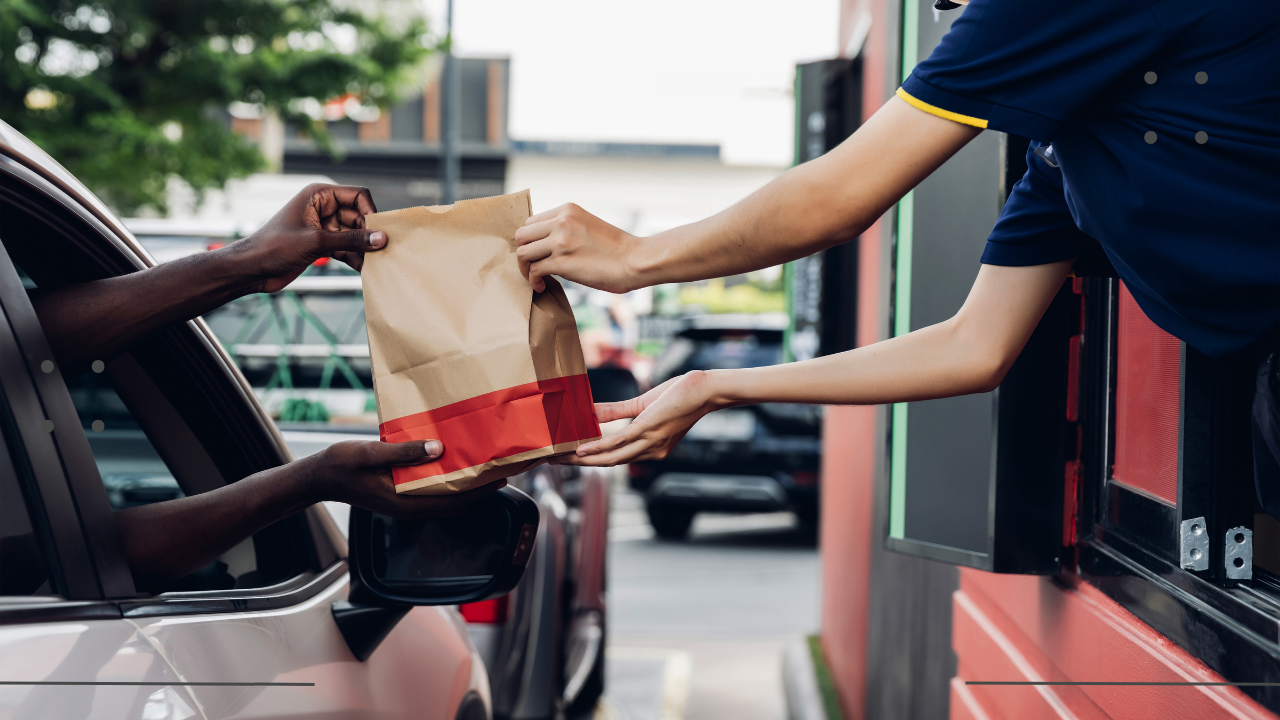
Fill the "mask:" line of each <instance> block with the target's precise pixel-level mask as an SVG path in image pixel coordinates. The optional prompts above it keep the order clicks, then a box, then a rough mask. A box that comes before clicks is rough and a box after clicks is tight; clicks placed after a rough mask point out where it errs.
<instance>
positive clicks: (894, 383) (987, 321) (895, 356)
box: [562, 260, 1074, 465]
mask: <svg viewBox="0 0 1280 720" xmlns="http://www.w3.org/2000/svg"><path fill="white" fill-rule="evenodd" d="M1073 262H1074V261H1072V260H1064V261H1062V262H1057V263H1053V264H1051V265H1037V266H1032V267H999V266H994V265H983V266H982V267H981V269H980V270H979V272H978V278H977V280H976V281H975V282H974V285H973V289H972V290H970V291H969V297H968V298H967V299H966V300H965V303H964V306H963V307H961V308H960V311H959V312H957V313H956V315H955V316H954V317H952V318H951V319H949V320H947V321H945V322H941V323H938V324H937V325H931V326H929V327H925V328H921V329H919V330H916V331H915V332H911V333H908V334H906V335H903V336H901V337H896V338H892V339H889V340H885V341H883V342H878V343H875V344H872V345H867V346H864V347H860V348H857V349H855V350H850V351H848V352H843V353H838V354H836V355H829V356H827V357H822V358H816V359H814V360H807V361H805V362H797V363H788V364H783V365H772V366H769V367H761V368H749V369H744V370H712V371H709V372H702V371H695V372H691V373H688V374H686V375H683V376H681V377H678V378H673V379H671V380H669V381H667V382H666V383H663V384H662V385H660V386H658V387H656V388H654V389H653V390H651V391H649V392H648V393H645V394H644V395H642V396H640V397H638V398H635V399H634V400H628V401H626V402H620V403H606V404H600V405H597V406H596V415H597V417H598V418H599V420H600V421H601V422H608V421H610V420H616V419H619V418H629V417H634V418H635V422H633V423H631V424H630V425H629V426H627V428H626V429H625V430H622V431H621V432H618V433H617V434H614V435H610V436H608V437H606V438H603V439H601V440H598V441H596V442H593V443H589V444H587V445H583V446H582V447H580V448H579V449H578V453H577V456H569V457H567V458H565V459H563V460H562V462H565V463H569V464H575V465H617V464H620V463H625V462H631V461H633V460H651V459H660V458H663V457H665V456H666V454H667V453H668V452H670V450H671V448H672V447H674V446H675V444H676V443H677V442H679V441H680V438H682V437H684V434H685V433H686V432H688V430H689V428H690V427H692V426H693V424H694V423H695V422H697V421H698V420H699V419H700V418H701V417H702V416H703V415H706V414H707V413H708V412H711V411H713V410H719V409H722V408H726V407H731V406H734V405H746V404H751V403H761V402H794V403H817V404H826V405H874V404H881V403H893V402H906V401H911V400H928V399H931V398H940V397H951V396H955V395H965V394H969V393H976V392H986V391H988V390H992V389H994V388H995V387H996V385H999V384H1000V381H1001V380H1002V379H1003V378H1004V375H1005V373H1006V372H1008V370H1009V367H1010V366H1011V365H1013V361H1014V360H1015V359H1016V358H1017V357H1018V353H1020V352H1021V351H1022V346H1023V345H1025V344H1026V342H1027V339H1028V338H1029V337H1031V332H1032V331H1033V330H1034V329H1035V327H1036V324H1037V323H1038V322H1039V321H1040V317H1041V316H1042V315H1043V314H1044V311H1045V309H1046V308H1047V307H1048V306H1049V303H1050V301H1052V300H1053V296H1054V295H1055V294H1056V293H1057V291H1058V289H1059V288H1060V287H1061V286H1062V282H1063V280H1064V279H1065V278H1066V277H1067V275H1068V274H1069V273H1070V272H1071V266H1072V264H1073Z"/></svg>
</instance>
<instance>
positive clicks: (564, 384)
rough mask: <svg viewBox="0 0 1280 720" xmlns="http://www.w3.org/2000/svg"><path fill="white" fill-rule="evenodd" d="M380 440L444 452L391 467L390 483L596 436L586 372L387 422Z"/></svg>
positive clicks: (597, 435) (382, 427)
mask: <svg viewBox="0 0 1280 720" xmlns="http://www.w3.org/2000/svg"><path fill="white" fill-rule="evenodd" d="M378 432H379V434H380V435H381V436H382V441H383V442H408V441H409V440H439V441H440V442H442V443H444V455H443V456H442V457H441V458H440V459H439V460H436V461H435V462H430V463H426V464H425V465H412V466H409V467H397V468H393V469H392V471H391V476H392V478H393V479H394V481H395V484H396V485H401V484H403V483H407V482H411V481H413V480H420V479H422V478H428V477H434V476H437V475H446V474H448V473H451V472H456V471H458V470H463V469H465V468H469V467H474V466H476V465H482V464H484V463H487V462H489V461H491V460H495V459H497V458H504V457H510V456H512V455H517V454H519V453H524V452H529V451H531V450H537V449H539V448H544V447H551V446H552V445H560V444H561V443H567V442H574V441H579V440H589V439H591V438H597V437H600V424H599V423H597V422H596V412H595V406H594V405H593V404H592V401H591V385H590V384H589V383H588V382H587V376H586V375H585V374H583V375H570V376H569V377H559V378H551V379H550V380H539V381H537V382H531V383H525V384H524V385H517V386H515V387H511V388H506V389H504V390H496V391H494V392H491V393H486V394H484V395H480V396H477V397H473V398H468V399H466V400H462V401H460V402H456V403H453V404H452V405H445V406H444V407H440V408H436V409H435V410H428V411H426V412H420V413H415V414H413V415H406V416H405V417H402V418H396V419H395V420H388V421H387V422H384V423H382V424H381V425H379V426H378Z"/></svg>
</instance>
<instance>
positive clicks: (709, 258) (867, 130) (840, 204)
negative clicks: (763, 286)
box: [516, 97, 981, 292]
mask: <svg viewBox="0 0 1280 720" xmlns="http://www.w3.org/2000/svg"><path fill="white" fill-rule="evenodd" d="M979 132H981V130H979V129H978V128H975V127H971V126H969V125H962V124H960V123H956V122H952V121H950V120H945V119H943V118H940V117H936V116H934V115H930V114H928V113H926V112H923V111H921V110H917V109H916V108H913V107H911V106H910V105H908V104H907V103H906V102H904V101H902V100H901V99H899V98H897V97H894V98H892V99H891V100H889V102H887V103H885V105H884V107H882V108H880V110H879V111H877V112H876V114H875V115H873V116H872V117H871V119H869V120H868V121H867V122H866V124H864V125H863V126H862V127H861V128H859V129H858V131H857V132H855V133H854V134H853V135H852V136H851V137H850V138H849V139H847V140H845V141H844V142H843V143H841V144H840V145H839V146H838V147H836V148H835V149H834V150H832V151H831V152H829V153H827V154H826V155H823V156H822V157H820V158H818V159H816V160H812V161H810V162H807V163H805V164H803V165H800V166H799V167H796V168H792V169H791V170H788V171H787V172H785V173H783V174H782V175H780V176H779V177H777V178H775V179H774V180H773V181H772V182H770V183H769V184H768V185H765V186H764V187H763V188H761V189H759V190H757V191H756V192H754V193H752V194H751V195H749V196H748V197H747V198H746V199H744V200H742V201H741V202H739V203H738V204H736V205H734V206H732V207H730V208H729V209H727V210H725V211H723V212H721V213H719V214H717V215H714V216H712V217H710V218H707V219H705V220H701V221H699V222H695V223H692V224H690V225H684V226H682V227H678V228H675V229H674V230H669V231H667V232H662V233H658V234H657V235H653V236H651V237H646V238H640V237H636V236H634V235H630V234H628V233H625V232H623V231H621V230H619V229H618V228H615V227H613V226H612V225H609V224H608V223H606V222H604V221H603V220H600V219H599V218H596V217H594V216H593V215H591V214H590V213H588V212H586V211H585V210H583V209H582V208H579V207H578V206H576V205H565V206H562V207H559V208H557V209H555V210H551V211H548V212H545V213H542V214H539V215H535V216H534V217H532V218H530V219H529V221H528V223H526V224H525V226H524V227H522V228H521V229H520V230H519V231H517V233H516V241H517V242H518V243H520V247H519V249H518V250H517V253H516V254H517V257H519V259H520V261H521V263H523V264H524V265H525V267H526V269H527V272H526V274H527V276H528V278H529V281H530V282H531V283H532V284H533V286H534V288H535V289H538V290H541V289H542V278H544V277H546V276H547V275H559V276H560V277H564V278H567V279H569V280H573V281H574V282H579V283H582V284H584V285H589V286H591V287H595V288H599V289H601V290H608V291H610V292H625V291H628V290H633V289H635V288H639V287H646V286H649V285H656V284H659V283H668V282H688V281H691V280H702V279H705V278H712V277H723V276H726V275H735V274H738V273H743V272H747V271H750V270H756V269H759V268H763V267H769V266H772V265H777V264H779V263H783V262H786V261H788V260H794V259H796V258H799V257H804V256H805V255H809V254H812V253H814V252H816V251H818V250H822V249H824V248H827V247H830V246H832V245H836V244H839V243H841V242H845V241H846V240H850V239H853V238H855V237H857V236H858V235H860V234H861V233H862V232H863V231H864V230H866V229H867V228H868V227H870V226H871V224H872V223H873V222H875V221H876V219H877V218H879V217H880V216H881V215H883V214H884V212H885V211H886V210H888V209H889V208H890V207H891V206H892V205H893V204H894V203H896V202H897V201H898V200H899V199H901V198H902V196H903V195H905V194H906V193H907V191H908V190H910V189H911V188H913V187H915V186H916V184H918V183H919V182H920V181H921V180H923V179H924V178H926V177H928V175H929V174H930V173H932V172H933V171H934V170H935V169H937V168H938V166H939V165H941V164H942V163H944V162H946V160H947V158H950V157H951V156H952V155H954V154H955V153H956V151H958V150H959V149H960V148H962V147H964V145H965V144H966V143H968V142H969V141H970V140H972V139H973V138H974V137H976V136H977V135H978V133H979Z"/></svg>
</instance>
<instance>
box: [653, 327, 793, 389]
mask: <svg viewBox="0 0 1280 720" xmlns="http://www.w3.org/2000/svg"><path fill="white" fill-rule="evenodd" d="M777 335H779V338H778V341H777V342H769V341H767V340H763V339H762V338H760V337H759V336H758V335H756V334H754V333H741V334H728V333H726V334H725V335H722V336H719V337H712V338H689V337H677V338H676V339H675V340H674V341H672V343H671V345H670V346H668V348H667V349H666V350H665V351H664V352H663V353H662V355H660V356H659V357H658V360H657V361H656V362H655V363H654V371H653V384H654V385H657V384H659V383H662V382H665V381H666V380H669V379H671V378H673V377H675V376H677V375H682V374H684V373H687V372H689V371H690V370H736V369H739V368H753V367H763V366H765V365H777V364H778V363H780V362H782V342H781V337H780V336H781V333H777Z"/></svg>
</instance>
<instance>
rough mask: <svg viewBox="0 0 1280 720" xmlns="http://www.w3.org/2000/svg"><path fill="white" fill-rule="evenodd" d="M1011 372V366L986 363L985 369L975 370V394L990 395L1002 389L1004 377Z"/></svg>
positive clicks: (973, 380) (973, 381)
mask: <svg viewBox="0 0 1280 720" xmlns="http://www.w3.org/2000/svg"><path fill="white" fill-rule="evenodd" d="M1008 372H1009V366H1008V365H1007V364H1005V363H999V364H996V363H985V364H984V366H983V367H979V368H975V370H974V373H973V379H972V386H973V390H971V391H970V392H973V393H988V392H991V391H992V390H995V389H996V388H998V387H1000V383H1001V382H1003V381H1004V376H1005V374H1006V373H1008Z"/></svg>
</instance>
